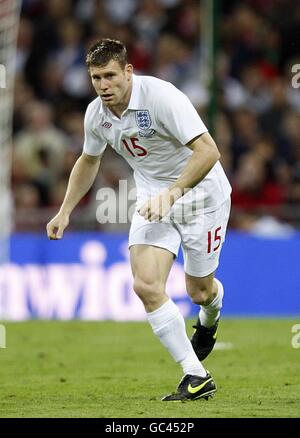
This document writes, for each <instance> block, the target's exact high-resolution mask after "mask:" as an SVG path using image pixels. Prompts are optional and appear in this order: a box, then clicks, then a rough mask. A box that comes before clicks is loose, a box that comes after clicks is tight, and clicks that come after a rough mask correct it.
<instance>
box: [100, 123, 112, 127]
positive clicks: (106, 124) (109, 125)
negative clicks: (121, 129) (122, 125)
mask: <svg viewBox="0 0 300 438" xmlns="http://www.w3.org/2000/svg"><path fill="white" fill-rule="evenodd" d="M102 126H103V128H107V129H109V128H111V127H112V123H109V122H104V123H103V124H102Z"/></svg>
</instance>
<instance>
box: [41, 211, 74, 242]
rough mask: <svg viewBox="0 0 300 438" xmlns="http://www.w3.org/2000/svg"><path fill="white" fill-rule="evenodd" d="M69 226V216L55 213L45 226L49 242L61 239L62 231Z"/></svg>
mask: <svg viewBox="0 0 300 438" xmlns="http://www.w3.org/2000/svg"><path fill="white" fill-rule="evenodd" d="M68 225H69V216H68V215H65V214H62V213H57V215H56V216H54V218H53V219H51V221H50V222H49V223H48V224H47V227H46V229H47V236H48V238H49V239H50V240H59V239H61V238H62V237H63V234H64V230H65V228H67V226H68Z"/></svg>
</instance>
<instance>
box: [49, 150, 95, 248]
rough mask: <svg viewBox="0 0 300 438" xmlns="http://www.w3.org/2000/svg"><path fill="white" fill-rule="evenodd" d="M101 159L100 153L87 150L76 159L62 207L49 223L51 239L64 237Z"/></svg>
mask: <svg viewBox="0 0 300 438" xmlns="http://www.w3.org/2000/svg"><path fill="white" fill-rule="evenodd" d="M100 161H101V156H100V155H99V156H94V155H88V154H86V153H85V152H83V153H82V155H81V156H80V157H79V158H78V160H77V161H76V163H75V165H74V167H73V169H72V172H71V175H70V178H69V183H68V187H67V191H66V194H65V198H64V201H63V203H62V205H61V208H60V210H59V212H58V213H57V215H56V216H54V218H53V219H51V221H50V222H49V223H48V224H47V235H48V238H49V239H52V240H57V239H61V238H62V236H63V232H64V230H65V228H66V227H67V226H68V225H69V217H70V214H71V213H72V211H73V210H74V208H75V207H76V205H77V204H78V203H79V201H80V200H81V199H82V198H83V196H84V195H85V194H86V193H87V192H88V191H89V189H90V188H91V186H92V184H93V182H94V181H95V178H96V175H97V173H98V170H99V166H100Z"/></svg>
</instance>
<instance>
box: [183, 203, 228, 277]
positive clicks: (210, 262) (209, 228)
mask: <svg viewBox="0 0 300 438" xmlns="http://www.w3.org/2000/svg"><path fill="white" fill-rule="evenodd" d="M229 214H230V199H229V200H227V201H226V202H224V203H223V204H222V205H221V206H220V207H219V208H218V209H217V210H215V211H212V212H209V213H204V214H202V215H200V216H199V217H198V218H195V220H194V221H193V222H191V223H190V224H187V225H183V226H182V227H181V228H180V234H181V239H182V249H183V257H184V270H185V273H186V274H188V275H189V276H190V277H198V278H206V277H207V279H206V280H203V281H201V280H200V281H201V283H203V282H205V283H207V282H210V281H211V280H210V277H209V276H210V274H213V273H214V272H215V270H216V269H217V267H218V265H219V258H220V253H221V249H222V245H223V243H224V241H225V235H226V229H227V223H228V219H229Z"/></svg>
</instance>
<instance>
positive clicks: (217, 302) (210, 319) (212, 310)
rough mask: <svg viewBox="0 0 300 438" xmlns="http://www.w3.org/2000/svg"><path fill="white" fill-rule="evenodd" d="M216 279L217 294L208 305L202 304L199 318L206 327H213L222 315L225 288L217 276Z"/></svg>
mask: <svg viewBox="0 0 300 438" xmlns="http://www.w3.org/2000/svg"><path fill="white" fill-rule="evenodd" d="M214 281H215V282H216V283H217V286H218V292H217V296H216V297H215V298H214V300H213V301H212V302H211V303H210V304H209V305H208V306H200V312H199V318H200V322H201V325H203V326H204V327H212V326H213V325H214V324H215V322H216V321H217V319H218V318H219V316H220V310H221V308H222V300H223V296H224V288H223V285H222V283H221V282H220V281H219V280H218V279H217V278H215V279H214Z"/></svg>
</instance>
